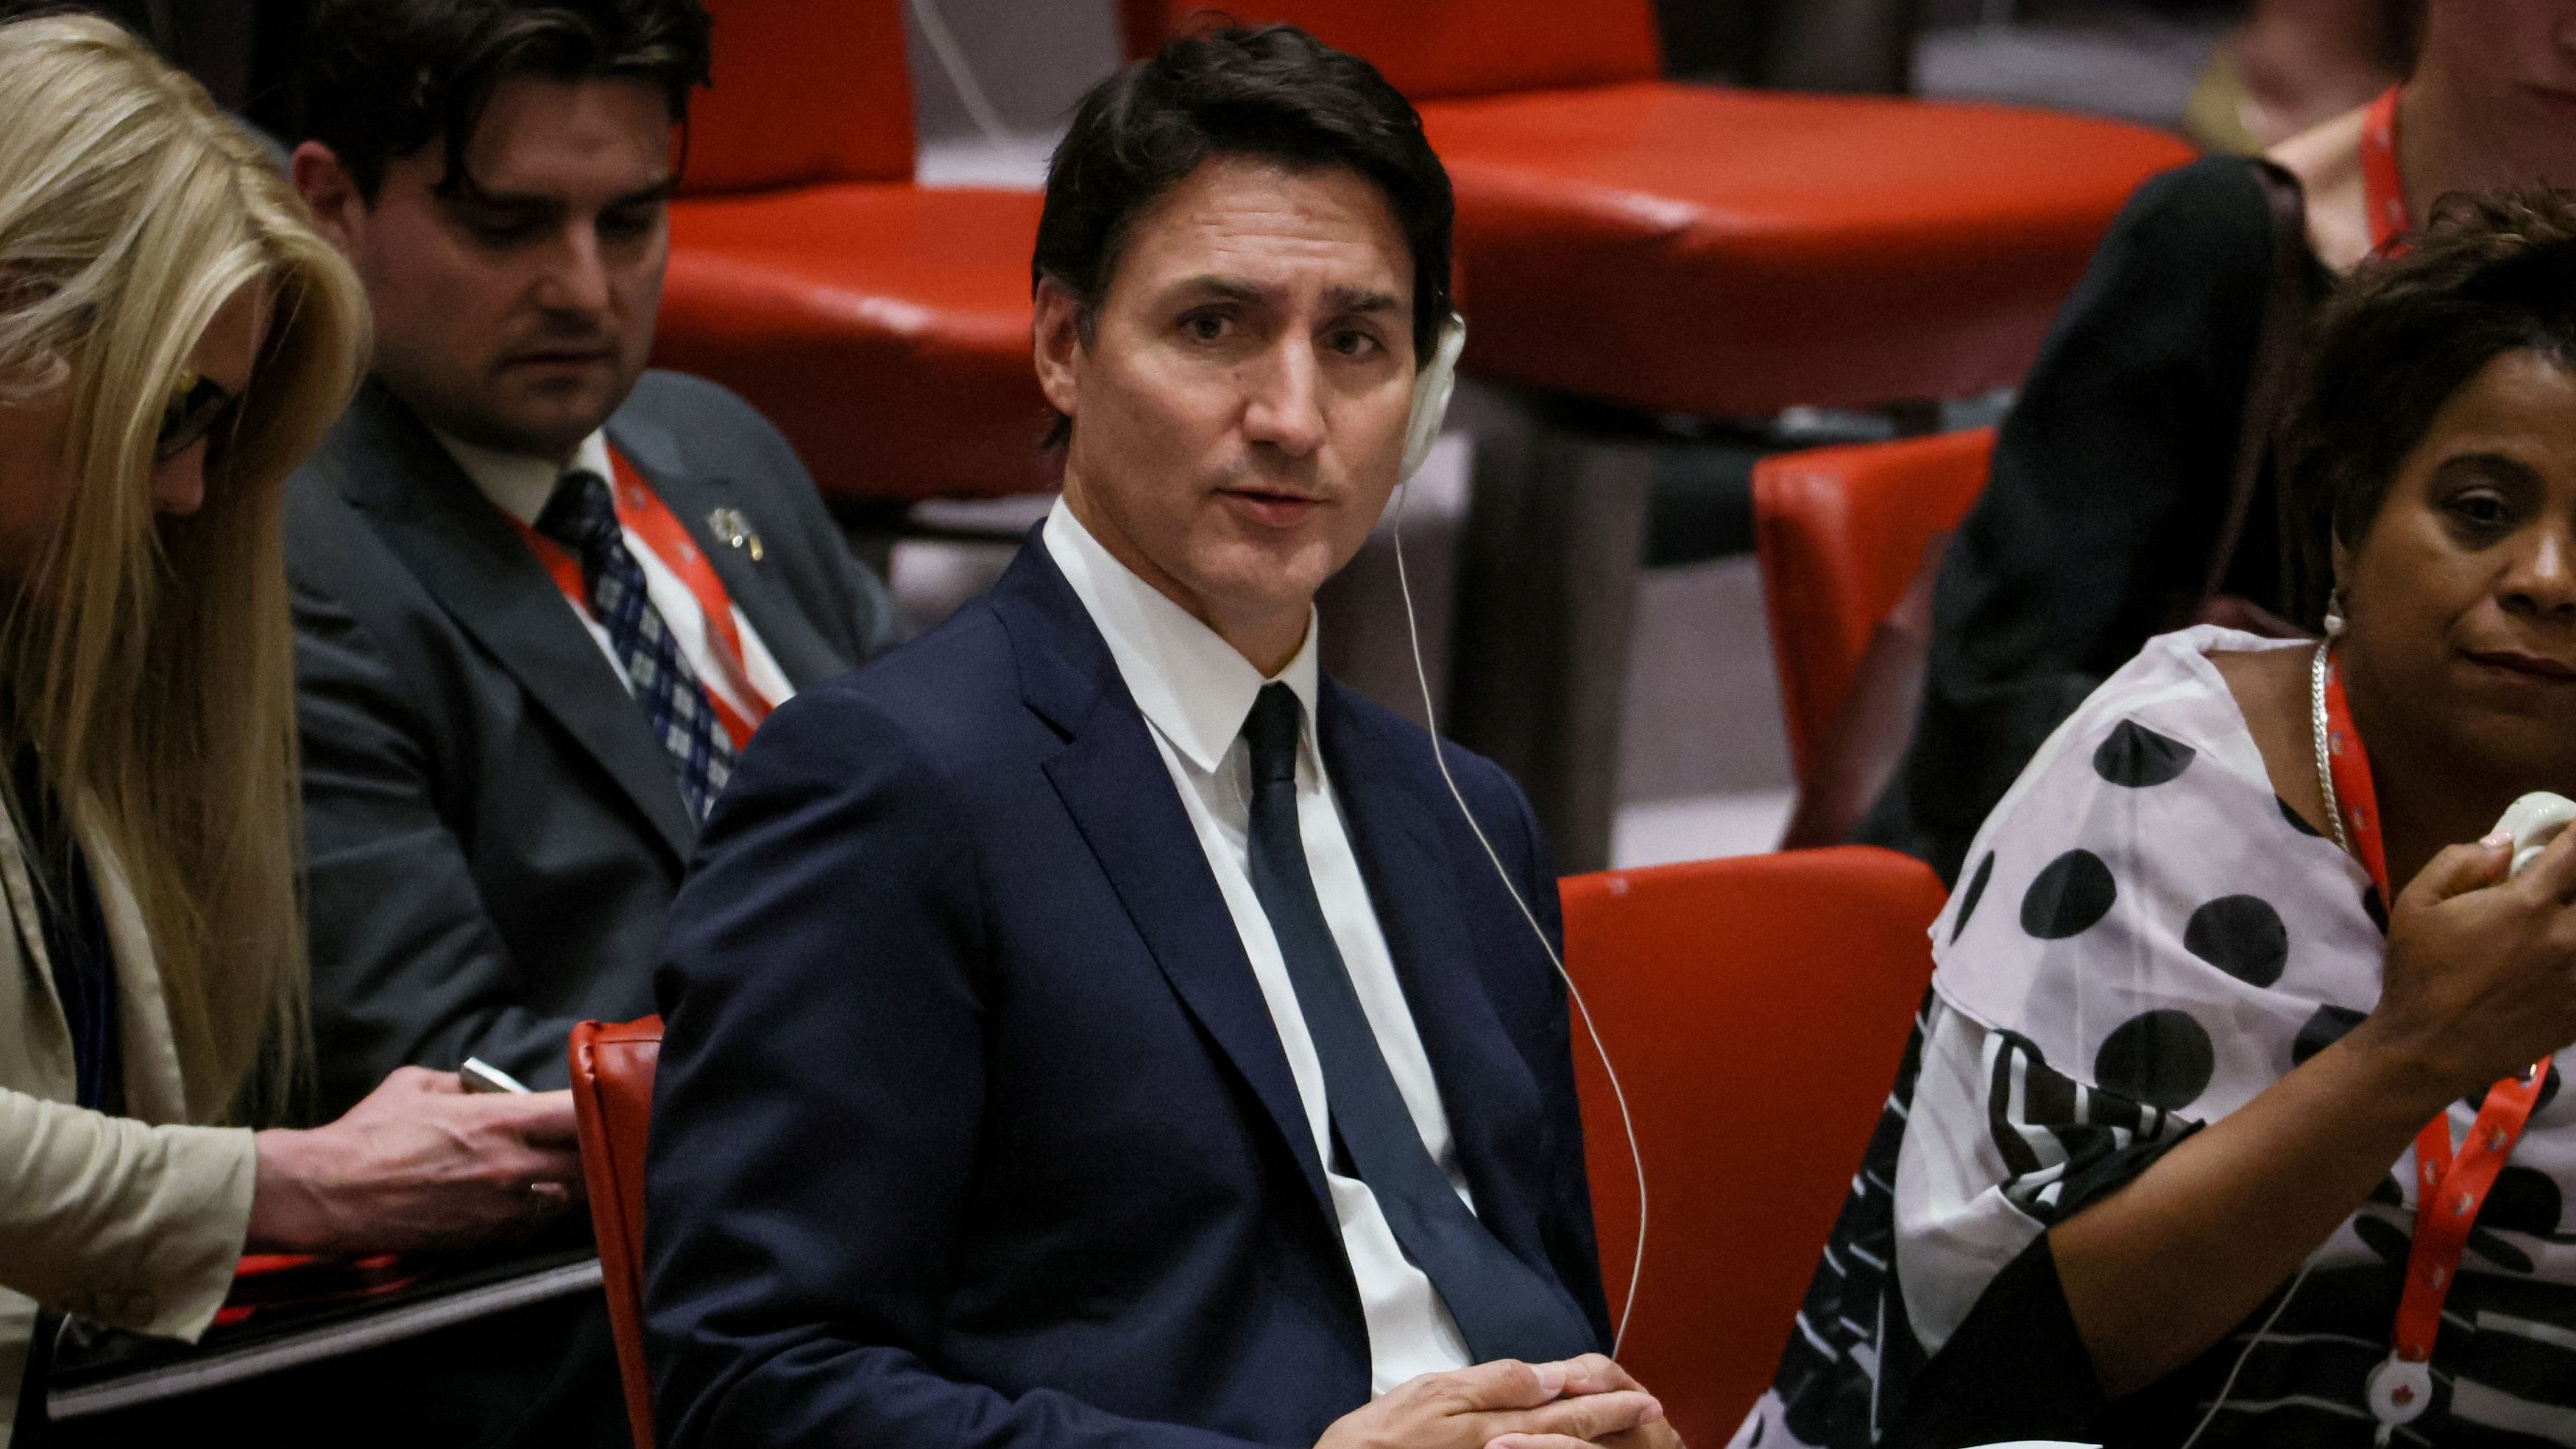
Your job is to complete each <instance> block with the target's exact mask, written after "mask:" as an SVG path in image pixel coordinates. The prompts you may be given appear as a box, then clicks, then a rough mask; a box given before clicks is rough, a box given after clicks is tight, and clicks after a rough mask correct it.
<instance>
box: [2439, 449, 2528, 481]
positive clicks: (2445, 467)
mask: <svg viewBox="0 0 2576 1449" xmlns="http://www.w3.org/2000/svg"><path fill="white" fill-rule="evenodd" d="M2458 473H2467V474H2472V475H2475V476H2478V477H2484V478H2503V479H2513V480H2517V481H2519V480H2522V479H2537V478H2539V477H2540V470H2539V469H2537V468H2535V467H2533V466H2532V465H2530V464H2529V463H2526V462H2524V461H2523V460H2522V459H2520V458H2517V457H2515V456H2513V455H2512V454H2510V453H2499V452H2495V451H2493V450H2492V449H2488V450H2481V451H2479V452H2474V453H2455V454H2453V455H2451V456H2450V457H2448V458H2444V459H2443V460H2442V461H2441V462H2439V463H2436V464H2434V465H2433V476H2434V477H2436V478H2446V477H2449V476H2451V475H2453V474H2458Z"/></svg>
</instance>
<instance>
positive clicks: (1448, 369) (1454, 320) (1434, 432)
mask: <svg viewBox="0 0 2576 1449" xmlns="http://www.w3.org/2000/svg"><path fill="white" fill-rule="evenodd" d="M1466 348H1467V319H1466V318H1464V317H1461V316H1459V315H1458V314H1457V313H1455V312H1452V313H1450V314H1449V320H1448V321H1446V322H1443V323H1441V324H1440V340H1439V341H1437V342H1435V343H1433V344H1432V348H1431V361H1430V363H1429V365H1427V366H1425V367H1424V368H1423V369H1422V370H1421V371H1420V372H1417V373H1415V374H1414V375H1413V414H1412V417H1411V418H1410V419H1409V420H1408V421H1407V422H1406V423H1405V425H1404V462H1403V463H1402V464H1401V465H1399V466H1398V468H1397V469H1396V474H1395V481H1397V482H1398V483H1401V482H1403V481H1405V480H1406V479H1408V478H1411V477H1412V476H1413V475H1414V474H1416V473H1418V472H1420V471H1422V463H1423V460H1424V459H1426V458H1429V457H1430V456H1431V445H1432V444H1433V443H1436V442H1438V441H1440V423H1441V420H1442V419H1444V418H1446V417H1448V416H1449V395H1450V394H1451V393H1453V392H1456V391H1457V390H1458V354H1459V353H1461V352H1463V351H1465V350H1466Z"/></svg>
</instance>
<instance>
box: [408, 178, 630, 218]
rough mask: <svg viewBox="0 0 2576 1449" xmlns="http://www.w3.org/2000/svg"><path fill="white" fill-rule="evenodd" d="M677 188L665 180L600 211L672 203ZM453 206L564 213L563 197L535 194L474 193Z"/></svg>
mask: <svg viewBox="0 0 2576 1449" xmlns="http://www.w3.org/2000/svg"><path fill="white" fill-rule="evenodd" d="M679 185H680V178H679V177H677V176H665V177H663V178H662V179H661V180H659V181H656V182H654V183H653V184H652V185H650V186H645V187H640V188H638V189H636V190H634V191H630V192H627V193H626V194H625V195H623V196H616V197H611V198H610V199H609V201H608V204H607V205H605V206H603V207H601V208H600V210H602V211H621V210H624V209H626V208H628V207H636V206H650V205H653V204H654V203H657V202H663V201H668V200H670V199H671V193H673V192H674V191H676V190H678V189H679ZM455 204H457V205H459V206H468V207H479V208H482V209H485V210H490V211H516V212H528V213H534V214H541V215H552V214H554V213H556V212H560V211H562V210H564V209H565V208H564V200H563V198H562V197H560V196H550V195H547V194H545V193H543V192H534V191H484V190H481V189H477V190H475V191H474V192H472V193H470V194H468V195H465V196H460V197H457V198H456V200H455Z"/></svg>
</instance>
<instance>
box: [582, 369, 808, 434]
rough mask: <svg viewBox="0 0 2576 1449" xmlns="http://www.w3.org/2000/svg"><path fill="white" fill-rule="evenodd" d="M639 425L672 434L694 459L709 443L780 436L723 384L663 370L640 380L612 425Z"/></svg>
mask: <svg viewBox="0 0 2576 1449" xmlns="http://www.w3.org/2000/svg"><path fill="white" fill-rule="evenodd" d="M638 423H640V424H643V425H645V426H648V427H651V428H654V429H657V430H659V431H661V432H664V433H667V434H669V441H670V443H671V444H672V446H674V447H677V448H678V449H680V450H681V451H682V452H683V453H686V454H692V455H694V454H696V453H697V452H698V451H699V449H700V447H701V446H702V445H704V444H707V443H709V442H712V443H713V444H714V445H715V446H717V447H719V448H722V447H727V446H734V445H738V444H739V442H741V441H742V440H744V439H746V438H748V437H752V436H757V437H759V438H762V439H764V440H766V439H770V438H776V437H778V436H779V433H778V429H777V428H776V427H774V426H773V425H771V423H770V421H769V419H767V418H765V417H763V416H761V414H760V410H759V409H758V408H755V407H753V406H752V405H751V404H750V403H748V402H746V401H744V400H743V397H742V395H741V394H740V393H737V392H735V391H734V390H733V389H731V388H729V387H726V386H725V385H724V384H723V383H720V382H713V381H710V380H708V379H706V378H703V377H694V376H691V375H690V374H688V373H685V372H669V371H665V370H663V369H661V368H658V367H657V368H650V369H647V370H646V371H645V373H644V375H643V376H641V377H639V378H637V379H636V380H635V389H634V391H632V392H630V393H628V394H627V395H626V401H625V402H623V403H621V404H619V405H618V409H617V412H616V414H615V415H614V416H613V417H611V418H610V419H609V422H608V425H609V428H610V429H611V430H612V431H614V430H617V429H619V428H620V427H622V426H631V425H634V424H638Z"/></svg>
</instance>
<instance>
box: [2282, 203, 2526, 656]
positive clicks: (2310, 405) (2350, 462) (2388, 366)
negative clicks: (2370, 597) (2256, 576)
mask: <svg viewBox="0 0 2576 1449" xmlns="http://www.w3.org/2000/svg"><path fill="white" fill-rule="evenodd" d="M2519 351H2532V352H2537V353H2540V354H2542V355H2543V356H2546V357H2548V358H2550V359H2551V360H2553V361H2555V362H2557V363H2558V364H2559V365H2560V366H2562V367H2570V368H2576V192H2569V191H2558V190H2550V189H2546V188H2533V189H2529V190H2519V191H2499V192H2490V193H2485V194H2480V195H2470V194H2467V193H2455V194H2453V195H2450V196H2446V197H2443V198H2442V199H2441V201H2440V202H2439V203H2437V204H2436V205H2435V207H2434V209H2433V217H2432V220H2431V221H2430V222H2429V223H2428V224H2427V225H2426V226H2425V228H2424V230H2423V232H2422V234H2421V235H2419V236H2417V237H2416V239H2415V243H2414V246H2413V248H2412V249H2411V250H2409V251H2408V252H2407V253H2406V254H2405V255H2403V256H2400V257H2397V258H2394V259H2391V260H2385V261H2375V262H2371V263H2368V264H2366V265H2365V266H2364V267H2363V268H2362V269H2361V270H2360V271H2359V272H2357V273H2355V274H2354V275H2353V276H2352V278H2351V279H2350V280H2348V281H2347V282H2345V283H2344V285H2343V287H2342V288H2341V289H2340V290H2338V291H2337V292H2336V293H2335V295H2334V297H2333V298H2332V299H2331V300H2330V301H2329V302H2328V303H2327V304H2326V307H2325V309H2324V311H2323V313H2322V314H2321V316H2320V317H2319V319H2318V324H2317V333H2316V339H2315V347H2314V349H2313V351H2312V352H2311V354H2310V360H2309V364H2308V369H2307V376H2306V380H2305V385H2304V387H2303V389H2302V392H2301V396H2300V398H2299V400H2298V402H2297V404H2296V405H2295V407H2294V408H2293V410H2292V412H2291V415H2290V421H2289V432H2288V445H2287V448H2286V450H2285V452H2286V456H2285V465H2284V466H2285V487H2286V489H2287V491H2288V495H2289V497H2290V498H2291V499H2292V500H2294V501H2295V506H2296V507H2297V508H2298V509H2299V511H2300V514H2301V516H2302V517H2303V518H2304V520H2305V526H2304V527H2303V528H2300V529H2298V530H2297V533H2296V536H2297V537H2298V538H2299V540H2300V541H2301V543H2302V544H2303V545H2304V549H2303V556H2302V557H2300V558H2299V559H2298V560H2297V561H2296V567H2295V568H2294V570H2293V574H2294V578H2295V583H2296V591H2295V595H2294V599H2293V606H2294V608H2295V609H2296V610H2297V611H2298V613H2299V615H2300V617H2301V618H2302V620H2303V621H2304V622H2306V623H2309V624H2314V623H2315V622H2316V621H2317V618H2318V617H2319V616H2320V615H2321V614H2322V613H2323V610H2324V604H2325V599H2326V596H2327V594H2328V592H2330V590H2331V589H2332V587H2333V578H2332V565H2331V549H2330V546H2329V545H2330V544H2331V543H2334V542H2340V543H2342V544H2343V545H2344V546H2346V547H2348V548H2349V547H2354V546H2357V545H2358V544H2359V543H2360V542H2361V538H2362V535H2363V534H2365V533H2368V532H2369V531H2370V525H2371V521H2372V520H2373V519H2375V518H2377V517H2378V516H2379V508H2380V505H2381V504H2382V503H2383V502H2385V501H2386V500H2387V497H2388V489H2389V485H2390V484H2391V483H2393V482H2395V481H2396V478H2397V471H2398V468H2399V467H2400V466H2401V465H2402V464H2404V462H2405V460H2406V455H2407V454H2408V453H2410V452H2413V451H2414V449H2415V446H2416V445H2417V444H2418V443H2421V442H2422V441H2423V440H2424V434H2425V433H2426V432H2427V431H2429V430H2430V429H2431V427H2432V425H2433V416H2434V414H2436V413H2438V412H2440V411H2441V409H2442V405H2443V404H2444V403H2446V402H2448V401H2450V399H2451V395H2452V394H2454V393H2456V392H2458V391H2459V390H2460V389H2461V387H2463V386H2465V385H2466V384H2467V383H2468V381H2469V380H2470V379H2471V378H2473V377H2475V376H2477V374H2478V373H2479V371H2480V370H2482V369H2483V368H2485V367H2486V365H2487V364H2488V363H2490V362H2493V361H2494V360H2495V359H2496V358H2498V357H2501V356H2503V355H2504V354H2506V353H2508V352H2519Z"/></svg>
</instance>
